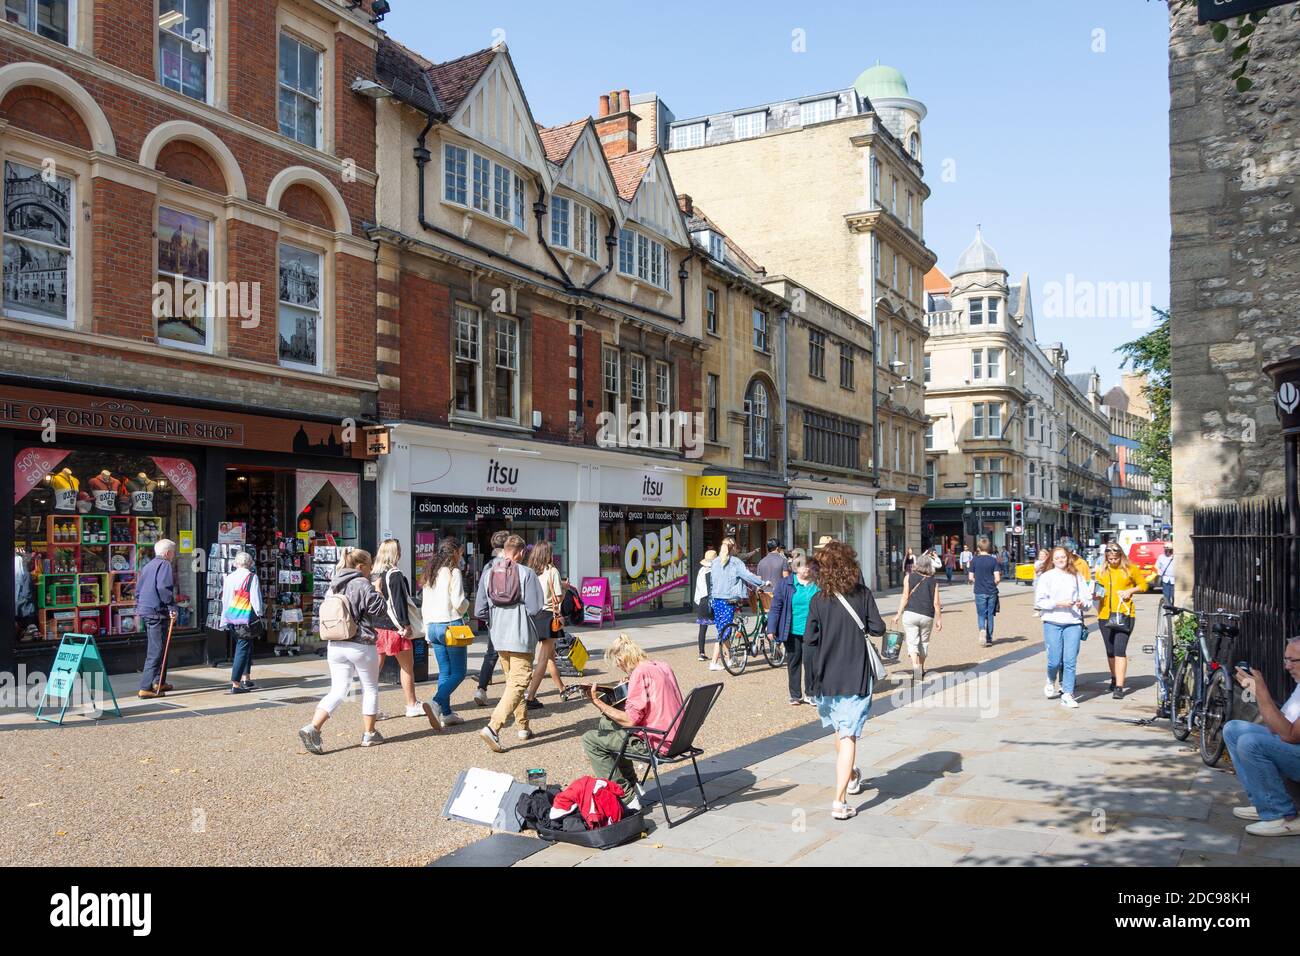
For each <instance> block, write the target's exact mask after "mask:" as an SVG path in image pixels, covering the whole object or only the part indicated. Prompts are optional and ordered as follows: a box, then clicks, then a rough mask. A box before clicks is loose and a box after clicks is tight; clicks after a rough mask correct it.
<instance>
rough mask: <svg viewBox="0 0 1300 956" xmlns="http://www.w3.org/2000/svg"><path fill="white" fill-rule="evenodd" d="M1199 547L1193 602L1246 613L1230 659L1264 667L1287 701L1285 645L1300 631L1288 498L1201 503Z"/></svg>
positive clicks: (1298, 550)
mask: <svg viewBox="0 0 1300 956" xmlns="http://www.w3.org/2000/svg"><path fill="white" fill-rule="evenodd" d="M1192 544H1193V548H1194V551H1195V554H1194V557H1193V562H1192V564H1193V586H1192V602H1193V606H1194V607H1195V608H1196V610H1197V611H1199V612H1207V611H1216V610H1218V609H1220V608H1222V609H1223V610H1225V611H1232V612H1234V613H1238V614H1240V615H1241V636H1240V637H1238V638H1237V640H1236V641H1235V643H1234V645H1233V650H1232V660H1231V661H1224V662H1223V663H1226V664H1229V665H1230V664H1233V663H1235V662H1237V661H1249V662H1250V664H1251V666H1252V667H1257V668H1259V669H1260V670H1261V671H1263V672H1264V676H1265V677H1266V679H1267V681H1268V688H1269V690H1270V691H1271V692H1272V694H1273V697H1274V699H1275V700H1276V701H1277V702H1278V703H1279V704H1280V703H1281V702H1282V701H1284V700H1285V699H1286V698H1287V696H1289V695H1290V694H1291V691H1292V687H1293V684H1292V681H1291V678H1290V676H1289V675H1288V674H1287V673H1286V671H1285V670H1284V669H1283V666H1282V648H1283V645H1284V644H1285V643H1286V641H1287V639H1288V638H1290V637H1294V636H1296V635H1300V595H1297V593H1296V578H1297V574H1300V535H1295V534H1293V533H1291V531H1290V526H1289V522H1288V518H1287V511H1286V503H1285V502H1284V501H1283V500H1282V499H1280V498H1277V499H1261V500H1257V501H1244V502H1238V503H1234V504H1229V505H1217V506H1212V507H1204V508H1197V509H1196V510H1195V511H1194V512H1193V516H1192Z"/></svg>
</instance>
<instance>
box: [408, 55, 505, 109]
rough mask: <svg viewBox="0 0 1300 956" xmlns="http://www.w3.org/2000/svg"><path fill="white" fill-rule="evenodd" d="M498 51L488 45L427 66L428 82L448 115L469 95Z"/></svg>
mask: <svg viewBox="0 0 1300 956" xmlns="http://www.w3.org/2000/svg"><path fill="white" fill-rule="evenodd" d="M500 52H501V51H500V50H499V49H497V48H496V47H488V48H487V49H486V50H479V51H478V52H477V53H469V54H466V55H465V56H461V57H457V58H456V59H454V60H448V61H447V62H446V63H435V64H433V65H432V66H431V67H429V69H428V70H427V71H426V72H427V74H428V77H429V82H430V83H432V84H433V89H434V92H435V93H437V94H438V99H439V101H440V102H441V103H442V108H443V110H444V111H445V112H446V113H447V115H448V116H451V115H452V114H453V113H455V112H456V110H457V109H459V108H460V104H461V103H464V102H465V97H467V96H469V92H470V90H472V89H474V84H476V83H477V82H478V81H479V79H480V78H481V77H482V76H483V74H484V73H485V72H487V68H488V67H489V66H491V65H492V61H493V60H494V59H496V56H497V54H498V53H500Z"/></svg>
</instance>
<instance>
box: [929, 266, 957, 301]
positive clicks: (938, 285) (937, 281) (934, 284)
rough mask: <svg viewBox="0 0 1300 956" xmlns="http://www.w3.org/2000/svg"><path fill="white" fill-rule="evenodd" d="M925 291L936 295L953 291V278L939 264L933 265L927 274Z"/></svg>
mask: <svg viewBox="0 0 1300 956" xmlns="http://www.w3.org/2000/svg"><path fill="white" fill-rule="evenodd" d="M925 291H926V292H933V293H934V294H935V295H947V294H948V293H949V292H951V291H952V280H951V279H949V278H948V276H947V275H945V274H944V271H943V270H942V269H940V268H939V267H938V266H933V267H932V268H931V269H930V271H929V272H927V273H926V274H925Z"/></svg>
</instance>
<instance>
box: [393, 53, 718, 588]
mask: <svg viewBox="0 0 1300 956" xmlns="http://www.w3.org/2000/svg"><path fill="white" fill-rule="evenodd" d="M378 73H379V77H380V82H381V83H382V84H383V85H384V87H385V89H386V90H389V91H391V92H392V94H393V95H392V96H391V97H390V98H386V99H385V100H383V101H382V103H381V104H380V106H379V114H378V132H377V142H378V156H379V164H380V166H381V167H382V168H383V169H384V170H385V175H384V177H383V179H382V181H381V182H380V184H379V189H378V196H377V215H376V220H375V226H374V227H373V229H371V231H370V235H371V236H372V237H373V238H374V239H375V240H376V241H377V242H378V245H379V253H378V256H379V267H378V285H377V287H376V304H377V311H378V341H377V345H378V358H379V366H378V373H379V385H380V393H379V402H380V407H381V411H382V414H383V417H384V419H385V421H386V422H388V423H389V424H390V425H391V428H392V435H393V451H392V454H391V455H389V456H388V457H387V458H386V459H385V460H384V462H383V465H382V469H381V477H380V493H379V515H380V517H379V523H380V528H381V531H382V533H383V534H391V535H392V536H393V537H396V538H398V539H399V540H402V541H403V542H410V543H411V545H412V546H411V547H408V548H407V549H406V550H407V552H408V553H407V555H406V557H407V559H408V560H410V559H411V558H414V559H415V562H416V564H417V565H418V563H419V562H421V561H422V560H423V558H424V557H425V556H426V555H427V554H429V553H431V551H432V549H433V548H434V547H436V545H437V542H438V541H440V540H441V539H443V538H446V537H449V536H450V537H455V538H457V539H458V540H460V541H461V542H462V543H464V544H465V545H466V549H467V550H466V555H467V560H468V563H469V567H470V570H471V572H477V571H479V570H481V568H482V565H483V562H484V557H485V555H486V554H487V552H488V548H489V541H490V537H491V534H492V533H493V532H494V531H496V530H498V529H501V528H509V529H510V530H512V531H515V532H517V533H519V534H521V535H523V537H524V538H525V539H526V540H527V541H528V542H529V543H530V544H531V543H534V542H537V541H542V540H546V541H549V542H551V544H552V545H553V547H554V551H555V555H556V563H557V564H558V565H559V567H560V568H561V569H562V571H563V572H564V573H566V574H567V575H568V576H569V577H571V578H572V579H573V580H574V582H575V584H576V583H578V582H579V581H580V580H581V579H582V578H604V579H605V581H607V582H608V587H609V594H610V597H611V599H612V603H613V606H614V607H615V608H616V609H618V610H619V611H647V610H663V609H681V608H683V607H686V606H688V605H690V603H691V593H690V591H691V584H692V582H693V574H691V573H690V567H689V565H688V561H689V557H690V555H691V554H692V553H693V550H694V551H696V552H698V550H699V549H698V547H695V545H696V544H697V543H698V536H699V524H698V515H695V516H693V515H692V514H691V512H690V511H689V509H688V508H687V499H686V494H687V478H688V477H689V476H692V475H699V474H700V473H701V471H702V469H703V466H702V463H701V462H700V461H699V458H698V457H691V456H690V454H693V453H688V451H687V446H688V445H690V444H692V442H694V435H693V434H690V433H689V431H684V430H683V429H681V428H674V427H672V422H671V420H670V419H669V416H671V415H674V414H675V413H682V412H685V413H688V414H689V415H690V416H691V417H690V418H688V419H687V424H688V425H689V426H690V428H691V429H693V426H694V417H693V413H694V412H695V411H696V410H697V409H698V407H699V372H698V368H699V363H700V355H701V350H702V346H701V342H700V330H699V322H700V319H699V312H698V309H697V308H696V307H695V306H694V304H693V303H694V302H695V301H696V298H693V290H694V289H695V287H696V285H697V284H698V269H697V267H696V266H694V265H692V253H691V244H690V238H689V236H688V235H687V233H686V229H685V224H684V222H683V218H682V214H681V212H680V210H679V209H678V207H677V202H676V198H675V195H674V193H673V189H672V182H671V179H670V177H669V175H668V168H667V166H666V165H665V163H664V159H663V156H662V155H661V153H660V151H659V150H658V149H657V148H655V147H653V146H652V147H650V148H645V149H640V148H638V144H637V123H638V117H637V116H636V115H635V114H634V113H633V112H632V111H631V110H630V109H629V108H628V101H627V94H626V92H625V91H623V92H613V93H610V94H608V95H607V96H602V97H601V98H600V111H599V115H598V116H597V117H596V118H595V119H592V118H590V117H588V118H583V119H579V120H576V121H574V122H572V123H568V124H565V125H561V126H557V127H552V128H541V127H539V126H538V125H537V124H536V122H535V121H534V119H533V116H532V112H531V110H530V108H529V105H528V101H527V98H526V96H525V95H524V90H523V87H522V85H521V82H520V78H519V76H518V75H517V73H516V72H515V68H514V65H513V62H512V60H511V57H510V54H509V51H508V50H507V49H506V47H505V46H504V44H501V45H498V46H495V47H492V48H489V49H485V50H480V51H478V52H476V53H471V54H469V55H467V56H463V57H459V58H457V59H454V60H449V61H446V62H442V63H434V62H431V61H430V60H427V59H425V58H424V57H422V56H420V55H419V54H418V53H415V52H414V51H411V50H409V49H406V48H405V47H403V46H401V45H400V44H397V43H394V42H392V41H389V40H385V41H384V42H383V44H382V45H381V47H380V50H379V53H378ZM646 416H648V417H649V419H648V423H647V418H646ZM638 422H641V423H642V427H640V428H638V427H637V423H638ZM695 444H696V451H697V452H698V451H699V450H700V449H699V448H698V443H695Z"/></svg>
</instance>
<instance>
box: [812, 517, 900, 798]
mask: <svg viewBox="0 0 1300 956" xmlns="http://www.w3.org/2000/svg"><path fill="white" fill-rule="evenodd" d="M817 561H818V565H819V567H818V570H817V588H818V593H817V594H815V595H813V598H812V600H811V601H810V602H809V604H808V625H807V629H806V630H805V631H804V643H805V644H806V645H808V647H810V648H812V649H813V684H814V686H815V687H816V688H817V693H818V697H817V714H818V716H819V717H821V720H822V726H824V727H833V728H835V736H836V742H835V799H834V801H833V802H832V803H831V816H832V817H833V818H834V819H836V820H847V819H849V818H850V817H854V816H857V813H858V811H857V810H856V808H854V807H851V806H849V804H848V797H849V796H856V795H857V794H859V793H861V792H862V791H863V789H864V782H863V779H862V772H861V771H860V770H858V769H857V768H856V767H855V766H854V763H855V761H856V759H857V751H858V737H860V736H861V735H862V728H863V726H864V725H865V724H866V722H867V716H868V714H870V712H871V693H872V690H873V689H874V684H875V673H874V671H873V668H872V662H871V657H870V655H871V654H872V651H871V650H870V649H869V648H868V646H867V645H868V642H869V641H870V637H868V635H869V634H874V635H881V634H884V633H885V622H884V620H883V619H882V618H881V617H880V610H879V609H878V608H877V607H876V599H875V596H874V595H873V594H872V593H871V589H870V588H868V587H867V586H866V585H865V584H863V583H862V570H861V569H860V568H859V567H858V556H857V553H856V552H855V551H854V550H853V549H852V548H850V547H849V546H848V545H847V544H843V543H841V542H838V541H836V542H832V543H831V544H828V545H826V546H825V547H824V548H821V549H819V550H818V552H817Z"/></svg>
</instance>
